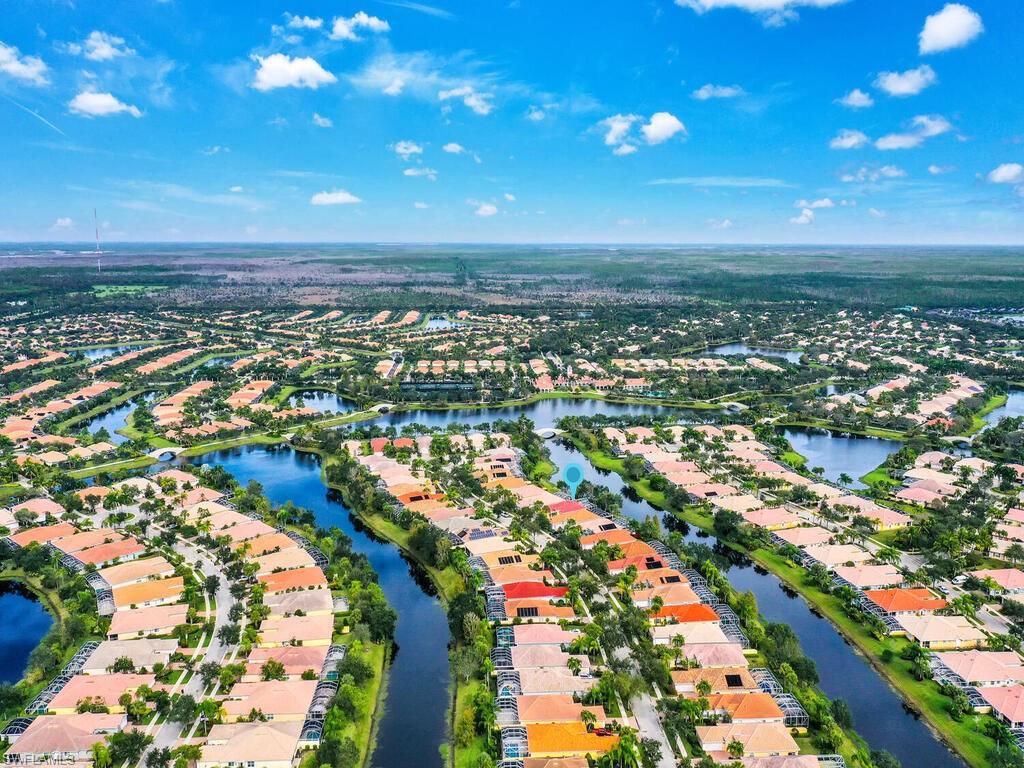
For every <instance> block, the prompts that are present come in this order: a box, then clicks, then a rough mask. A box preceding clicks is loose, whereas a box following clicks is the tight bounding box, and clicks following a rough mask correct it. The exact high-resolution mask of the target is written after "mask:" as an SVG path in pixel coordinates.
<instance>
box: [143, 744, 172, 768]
mask: <svg viewBox="0 0 1024 768" xmlns="http://www.w3.org/2000/svg"><path fill="white" fill-rule="evenodd" d="M172 757H173V755H172V754H171V750H170V749H169V748H168V747H162V748H161V749H151V750H150V751H149V754H148V755H146V768H167V766H169V765H170V764H171V758H172Z"/></svg>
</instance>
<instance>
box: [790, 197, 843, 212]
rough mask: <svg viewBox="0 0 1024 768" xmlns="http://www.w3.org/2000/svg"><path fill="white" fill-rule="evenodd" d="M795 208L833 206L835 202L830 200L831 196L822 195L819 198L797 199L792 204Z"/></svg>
mask: <svg viewBox="0 0 1024 768" xmlns="http://www.w3.org/2000/svg"><path fill="white" fill-rule="evenodd" d="M793 205H794V207H796V208H811V209H814V208H835V207H836V204H835V203H834V202H832V198H830V197H823V198H821V199H820V200H797V201H796V202H795V203H794V204H793Z"/></svg>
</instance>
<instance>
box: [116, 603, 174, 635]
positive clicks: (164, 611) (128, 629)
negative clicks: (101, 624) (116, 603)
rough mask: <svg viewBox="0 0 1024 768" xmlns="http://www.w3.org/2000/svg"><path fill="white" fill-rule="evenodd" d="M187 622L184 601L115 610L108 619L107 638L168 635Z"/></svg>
mask: <svg viewBox="0 0 1024 768" xmlns="http://www.w3.org/2000/svg"><path fill="white" fill-rule="evenodd" d="M187 623H188V606H187V605H185V604H184V603H174V604H173V605H154V606H152V607H151V608H135V609H133V610H130V611H117V612H116V613H115V614H114V615H113V616H112V617H111V619H110V629H109V630H107V639H108V640H134V639H135V638H139V637H145V636H146V635H169V634H171V633H172V632H173V631H174V628H175V627H177V626H178V625H180V624H187Z"/></svg>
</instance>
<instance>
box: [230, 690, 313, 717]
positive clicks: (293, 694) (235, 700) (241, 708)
mask: <svg viewBox="0 0 1024 768" xmlns="http://www.w3.org/2000/svg"><path fill="white" fill-rule="evenodd" d="M316 686H317V681H316V680H269V681H266V682H264V681H260V682H255V683H236V684H235V685H234V687H233V688H232V689H231V692H230V693H229V694H228V695H227V698H225V699H224V701H223V702H222V703H221V706H223V707H224V712H225V715H224V720H225V722H228V723H234V722H236V721H237V720H238V719H239V718H242V717H248V716H249V714H250V713H251V712H252V711H253V710H256V711H257V712H261V713H262V714H263V716H264V717H266V718H267V720H270V721H274V722H290V721H294V722H297V723H299V724H300V725H301V724H302V722H303V721H304V720H305V719H306V712H307V711H308V710H309V705H310V704H311V703H312V701H313V692H314V691H315V690H316Z"/></svg>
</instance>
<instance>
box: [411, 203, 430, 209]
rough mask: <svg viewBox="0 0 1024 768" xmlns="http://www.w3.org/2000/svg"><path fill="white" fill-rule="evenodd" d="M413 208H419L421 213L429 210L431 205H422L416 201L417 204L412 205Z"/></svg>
mask: <svg viewBox="0 0 1024 768" xmlns="http://www.w3.org/2000/svg"><path fill="white" fill-rule="evenodd" d="M412 207H413V208H417V209H419V210H421V211H425V210H426V209H427V208H429V207H430V205H429V204H428V203H421V202H419V201H416V202H415V203H413V204H412Z"/></svg>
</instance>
